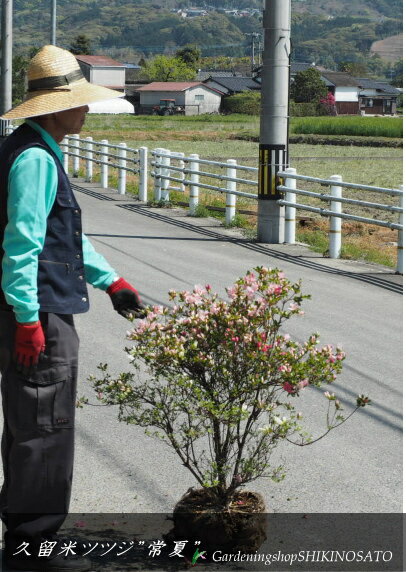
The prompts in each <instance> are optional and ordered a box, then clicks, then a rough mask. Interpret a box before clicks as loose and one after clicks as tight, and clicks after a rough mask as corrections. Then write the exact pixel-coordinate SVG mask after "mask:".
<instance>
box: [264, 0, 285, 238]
mask: <svg viewBox="0 0 406 572" xmlns="http://www.w3.org/2000/svg"><path fill="white" fill-rule="evenodd" d="M290 4H291V2H290V0H265V9H264V19H263V22H264V51H263V66H262V105H261V126H260V137H259V177H258V180H259V189H258V195H259V201H258V240H259V241H260V242H266V243H272V244H278V243H281V242H283V241H284V235H283V233H284V218H285V213H284V207H280V206H279V205H278V203H277V201H278V199H279V198H280V196H279V193H278V191H277V189H276V187H277V186H278V184H279V181H278V178H277V177H276V173H277V172H278V171H279V170H283V169H285V168H286V167H288V166H289V159H288V108H289V56H290V14H291V8H290Z"/></svg>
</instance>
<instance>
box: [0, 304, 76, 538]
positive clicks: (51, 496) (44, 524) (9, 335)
mask: <svg viewBox="0 0 406 572" xmlns="http://www.w3.org/2000/svg"><path fill="white" fill-rule="evenodd" d="M40 320H41V323H42V326H43V330H44V333H45V341H46V349H45V355H44V357H43V358H42V359H41V360H40V363H39V365H38V370H37V372H36V373H35V374H34V375H32V376H30V377H24V376H23V375H22V374H20V373H18V372H16V370H15V367H14V363H13V360H12V355H13V350H14V337H15V319H14V314H13V313H12V312H7V311H2V310H0V371H1V374H2V380H1V393H2V403H3V416H4V428H3V436H2V442H1V453H2V460H3V471H4V483H3V487H2V490H1V493H0V513H1V518H2V520H3V522H4V523H5V525H6V527H7V529H8V536H9V537H14V536H15V537H24V538H41V537H42V538H45V537H49V536H51V535H52V534H54V533H55V532H56V531H57V530H58V529H59V528H60V526H61V525H62V523H63V521H64V519H65V517H66V514H67V513H68V510H69V501H70V495H71V485H72V472H73V448H74V416H75V401H76V383H77V365H78V349H79V339H78V336H77V333H76V330H75V327H74V323H73V317H72V316H71V315H62V314H50V313H41V314H40Z"/></svg>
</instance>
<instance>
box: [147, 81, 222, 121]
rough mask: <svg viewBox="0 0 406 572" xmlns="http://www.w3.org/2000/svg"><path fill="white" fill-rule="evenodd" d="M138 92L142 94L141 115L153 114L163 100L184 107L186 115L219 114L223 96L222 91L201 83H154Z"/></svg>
mask: <svg viewBox="0 0 406 572" xmlns="http://www.w3.org/2000/svg"><path fill="white" fill-rule="evenodd" d="M136 91H137V92H138V93H139V94H140V111H141V113H152V110H153V108H154V106H156V105H159V103H160V101H161V100H163V99H170V100H173V101H174V105H175V106H177V107H178V106H179V107H184V109H185V115H201V114H202V113H218V112H219V109H220V104H221V96H222V94H221V93H220V91H218V90H216V89H213V88H211V87H209V86H207V85H205V84H204V83H202V82H199V81H166V82H165V81H154V82H152V83H149V84H147V85H144V86H142V87H139V88H138V89H137V90H136Z"/></svg>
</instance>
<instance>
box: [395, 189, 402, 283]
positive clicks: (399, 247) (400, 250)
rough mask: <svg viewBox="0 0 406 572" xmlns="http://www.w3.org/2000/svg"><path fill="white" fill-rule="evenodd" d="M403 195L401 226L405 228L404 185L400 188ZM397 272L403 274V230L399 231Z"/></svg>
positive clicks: (400, 199)
mask: <svg viewBox="0 0 406 572" xmlns="http://www.w3.org/2000/svg"><path fill="white" fill-rule="evenodd" d="M400 190H401V191H402V194H401V195H400V196H399V206H400V208H401V209H402V210H401V212H400V213H399V224H401V225H402V227H403V185H401V186H400ZM396 272H397V273H398V274H403V229H399V230H398V263H397V266H396Z"/></svg>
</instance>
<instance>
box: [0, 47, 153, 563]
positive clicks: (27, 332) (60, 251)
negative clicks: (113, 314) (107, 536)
mask: <svg viewBox="0 0 406 572" xmlns="http://www.w3.org/2000/svg"><path fill="white" fill-rule="evenodd" d="M118 96H120V94H119V93H118V92H116V91H113V90H109V89H106V88H104V87H101V86H96V85H92V84H90V83H88V82H87V81H86V79H85V78H84V77H83V75H82V73H81V70H80V68H79V65H78V64H77V61H76V59H75V57H74V56H73V55H72V54H70V53H69V52H67V51H65V50H62V49H60V48H58V47H55V46H45V47H44V48H42V49H41V50H40V51H39V52H38V53H37V55H36V56H35V57H34V58H33V59H32V60H31V62H30V65H29V68H28V92H27V96H26V98H25V101H24V102H23V103H22V104H20V105H19V106H17V107H16V108H14V109H12V110H10V111H9V112H8V113H6V114H5V115H4V116H3V117H4V118H5V119H16V118H18V119H21V118H23V119H26V121H25V123H23V124H22V125H21V126H20V127H19V128H18V129H16V130H15V131H14V132H13V133H12V134H11V135H10V136H9V137H8V138H7V139H6V140H5V142H4V143H3V145H2V146H1V148H0V246H1V249H0V261H1V267H0V277H1V288H0V371H1V374H2V387H1V389H2V399H3V415H4V430H3V437H2V460H3V469H4V483H3V488H2V490H1V493H0V511H1V516H2V520H3V522H4V524H5V525H6V527H7V532H6V536H5V540H6V549H5V551H4V553H5V557H6V560H7V562H6V565H7V566H8V567H9V569H14V570H42V571H44V572H45V571H47V570H88V569H89V568H90V567H89V563H88V562H85V561H84V559H78V560H74V559H71V558H62V557H61V556H57V557H55V558H54V557H52V556H51V557H49V558H44V557H40V556H39V548H40V547H41V546H42V545H43V543H44V542H50V541H51V540H52V539H55V534H56V532H57V531H58V529H59V528H60V527H61V525H62V523H63V521H64V519H65V518H66V514H67V512H68V508H69V501H70V492H71V482H72V470H73V432H74V413H75V400H76V380H77V363H78V345H79V341H78V337H77V334H76V331H75V327H74V322H73V314H77V313H82V312H86V311H87V310H88V308H89V302H88V293H87V286H86V283H90V284H92V285H93V286H94V287H97V288H100V289H102V290H105V291H106V292H107V293H108V294H109V295H110V297H111V300H112V302H113V306H114V308H115V309H116V310H117V311H118V312H119V313H120V314H122V315H123V316H125V317H128V316H129V315H130V314H132V315H133V316H141V315H142V314H143V304H142V302H141V300H140V298H139V296H138V293H137V291H136V290H135V288H133V287H132V286H131V285H130V284H128V283H127V282H126V281H125V280H124V279H123V278H120V277H119V276H118V275H117V273H116V272H115V271H114V270H113V268H111V266H109V264H108V263H107V262H106V260H105V259H104V258H103V257H102V256H101V255H99V254H97V253H96V252H95V250H94V249H93V247H92V245H91V244H90V242H89V241H88V239H87V238H86V237H85V236H84V235H83V234H82V226H81V214H80V208H79V205H78V203H77V202H76V199H75V196H74V195H73V192H72V189H71V186H70V184H69V180H68V177H67V175H66V173H65V171H64V169H63V166H62V160H63V155H62V152H61V150H60V148H59V146H58V143H60V142H61V141H62V139H63V138H64V136H65V135H67V134H71V133H79V132H80V130H81V128H82V126H83V123H84V120H85V115H86V112H87V111H88V110H89V108H88V104H89V103H91V102H93V101H101V100H106V99H111V98H113V97H118ZM24 543H28V546H27V547H26V548H25V549H21V547H22V546H25V544H24Z"/></svg>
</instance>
